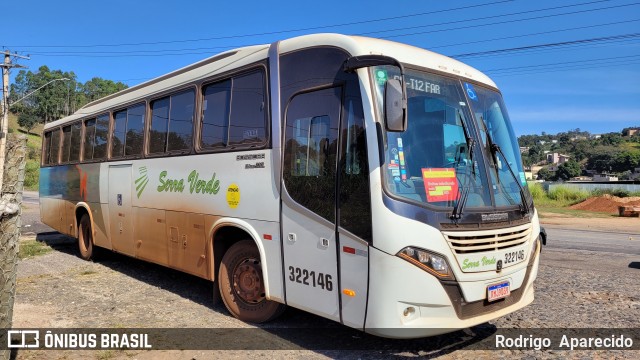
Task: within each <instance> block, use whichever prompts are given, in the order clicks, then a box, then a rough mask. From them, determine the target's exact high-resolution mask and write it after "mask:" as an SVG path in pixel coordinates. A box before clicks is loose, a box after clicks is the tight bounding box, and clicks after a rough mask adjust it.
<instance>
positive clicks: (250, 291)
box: [233, 259, 265, 304]
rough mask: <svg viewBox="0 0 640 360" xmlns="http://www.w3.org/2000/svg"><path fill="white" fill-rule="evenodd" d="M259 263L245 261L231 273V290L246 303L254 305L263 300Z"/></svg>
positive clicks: (250, 260) (249, 260) (253, 260)
mask: <svg viewBox="0 0 640 360" xmlns="http://www.w3.org/2000/svg"><path fill="white" fill-rule="evenodd" d="M261 279H262V269H261V268H260V261H259V260H256V259H245V260H244V261H242V262H241V263H240V264H239V265H238V266H237V267H236V268H235V271H234V272H233V289H234V290H235V292H236V294H238V296H239V297H240V298H241V299H242V300H244V301H245V302H247V303H251V304H255V303H259V302H260V301H262V300H264V298H265V297H264V287H263V284H262V281H261Z"/></svg>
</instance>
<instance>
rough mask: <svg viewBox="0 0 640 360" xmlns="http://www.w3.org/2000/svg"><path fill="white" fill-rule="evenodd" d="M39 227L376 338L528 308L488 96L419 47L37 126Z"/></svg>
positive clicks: (237, 310) (237, 311) (320, 49)
mask: <svg viewBox="0 0 640 360" xmlns="http://www.w3.org/2000/svg"><path fill="white" fill-rule="evenodd" d="M43 139H44V140H43V152H42V159H43V161H42V168H41V174H40V212H41V214H42V215H41V216H42V220H43V222H44V223H46V224H48V225H49V226H51V227H53V228H54V229H56V230H57V231H59V232H61V233H64V234H67V235H70V236H73V237H77V238H78V239H79V241H78V243H79V250H80V254H81V256H82V257H83V258H84V259H91V258H92V257H93V256H94V255H95V251H96V250H97V249H96V248H97V247H100V248H105V249H109V250H112V251H115V252H118V253H121V254H125V255H128V256H131V257H135V258H139V259H143V260H146V261H150V262H154V263H157V264H161V265H165V266H168V267H171V268H174V269H178V270H181V271H184V272H187V273H190V274H193V275H196V276H199V277H202V278H205V279H209V280H211V281H212V282H213V284H214V286H215V287H214V293H215V294H216V295H214V297H215V296H218V295H219V296H221V298H222V300H223V301H224V304H225V305H226V307H227V309H228V310H229V312H230V313H231V314H233V316H235V317H237V318H239V319H241V320H244V321H248V322H256V323H259V322H264V321H268V320H270V319H273V318H274V317H276V316H277V315H279V314H280V313H281V312H282V311H283V309H284V307H285V306H286V305H288V306H292V307H295V308H298V309H302V310H305V311H308V312H311V313H314V314H317V315H319V316H322V317H325V318H328V319H332V320H335V321H337V322H340V323H342V324H344V325H346V326H350V327H353V328H356V329H360V330H363V331H366V332H369V333H373V334H377V335H381V336H386V337H405V338H409V337H422V336H429V335H435V334H440V333H445V332H448V331H452V330H453V329H460V328H466V327H470V326H473V325H476V324H480V323H483V322H486V321H489V320H492V319H495V318H497V317H500V316H503V315H505V314H508V313H511V312H513V311H515V310H518V309H520V308H522V307H524V306H526V305H527V304H529V303H531V302H532V301H533V298H534V290H533V282H534V280H535V278H536V275H537V269H538V261H539V256H538V254H539V251H540V246H541V245H540V244H539V243H540V241H539V238H540V236H539V235H540V225H539V222H538V215H537V213H536V209H535V208H534V206H533V203H532V200H531V196H530V194H529V192H528V189H527V187H526V181H525V177H524V171H523V168H522V162H521V159H520V152H519V147H518V144H517V142H516V137H515V136H514V132H513V130H512V127H511V124H510V121H509V117H508V115H507V112H506V109H505V105H504V103H503V100H502V96H501V94H500V92H499V90H498V89H497V87H496V85H495V84H494V83H493V81H491V80H490V79H489V78H488V77H487V76H485V75H484V74H482V73H481V72H479V71H477V70H475V69H473V68H471V67H469V66H467V65H465V64H463V63H460V62H458V61H456V60H453V59H450V58H447V57H445V56H442V55H439V54H436V53H433V52H430V51H427V50H423V49H420V48H416V47H412V46H408V45H404V44H399V43H395V42H389V41H384V40H378V39H371V38H364V37H356V36H344V35H337V34H317V35H308V36H301V37H296V38H292V39H288V40H283V41H278V42H275V43H273V44H269V45H258V46H249V47H244V48H240V49H236V50H231V51H227V52H224V53H222V54H219V55H217V56H214V57H211V58H208V59H206V60H203V61H200V62H198V63H195V64H193V65H190V66H187V67H185V68H182V69H179V70H176V71H174V72H172V73H169V74H167V75H164V76H161V77H159V78H156V79H153V80H150V81H147V82H145V83H142V84H140V85H136V86H133V87H131V88H128V89H126V90H123V91H121V92H119V93H116V94H113V95H110V96H107V97H105V98H102V99H100V100H97V101H94V102H92V103H89V104H87V105H86V106H84V107H83V108H82V109H80V110H78V111H77V112H76V113H75V114H73V115H71V116H68V117H66V118H63V119H61V120H58V121H55V122H52V123H49V124H47V125H46V126H45V129H44V138H43Z"/></svg>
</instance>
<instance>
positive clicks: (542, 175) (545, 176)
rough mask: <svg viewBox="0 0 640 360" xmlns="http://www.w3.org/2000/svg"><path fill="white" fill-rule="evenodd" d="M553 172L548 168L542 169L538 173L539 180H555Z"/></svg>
mask: <svg viewBox="0 0 640 360" xmlns="http://www.w3.org/2000/svg"><path fill="white" fill-rule="evenodd" d="M553 176H554V174H553V172H552V171H550V170H549V169H548V168H542V169H540V171H538V180H544V181H549V180H551V179H553Z"/></svg>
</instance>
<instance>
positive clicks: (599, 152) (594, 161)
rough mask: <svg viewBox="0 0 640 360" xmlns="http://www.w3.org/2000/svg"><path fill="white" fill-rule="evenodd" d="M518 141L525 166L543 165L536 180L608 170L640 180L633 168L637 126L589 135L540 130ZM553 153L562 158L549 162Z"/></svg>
mask: <svg viewBox="0 0 640 360" xmlns="http://www.w3.org/2000/svg"><path fill="white" fill-rule="evenodd" d="M518 143H519V144H520V150H521V152H522V162H523V163H524V165H525V167H533V166H543V168H542V169H540V171H539V172H538V178H540V179H544V180H569V179H571V178H573V177H577V176H580V175H587V174H596V173H597V174H602V173H608V174H612V175H616V176H618V177H619V178H620V179H621V180H640V171H636V169H637V168H640V127H632V128H625V129H622V131H620V132H611V133H606V134H591V133H589V132H588V131H581V130H580V129H579V128H578V129H574V130H570V131H567V132H561V133H558V134H547V133H545V132H542V134H541V135H522V136H520V137H519V138H518ZM554 153H556V154H559V155H562V156H563V157H564V160H566V161H563V162H562V163H560V164H552V162H553V161H552V162H549V161H548V160H547V158H548V157H549V154H554ZM567 159H568V160H567ZM554 165H556V166H554Z"/></svg>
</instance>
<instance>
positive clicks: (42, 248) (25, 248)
mask: <svg viewBox="0 0 640 360" xmlns="http://www.w3.org/2000/svg"><path fill="white" fill-rule="evenodd" d="M19 246H20V248H19V250H18V258H19V259H20V260H23V259H26V258H31V257H34V256H38V255H44V254H48V253H50V252H51V251H52V250H53V249H52V248H51V247H50V246H49V245H47V244H46V243H44V242H41V241H37V240H35V239H34V240H26V241H21V242H20V245H19Z"/></svg>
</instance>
